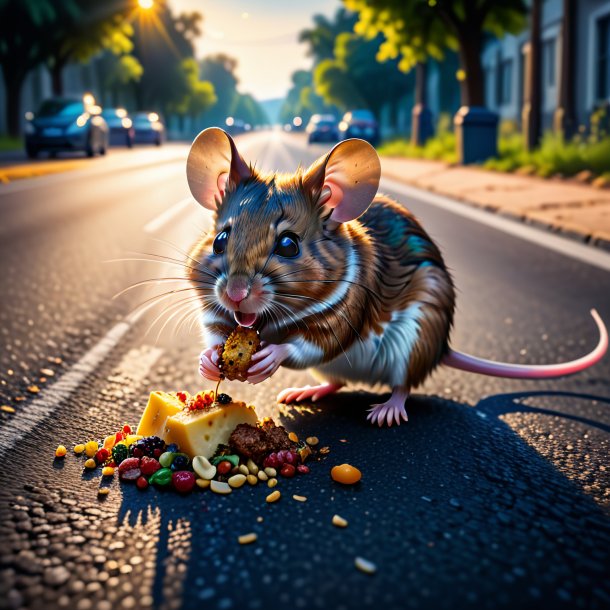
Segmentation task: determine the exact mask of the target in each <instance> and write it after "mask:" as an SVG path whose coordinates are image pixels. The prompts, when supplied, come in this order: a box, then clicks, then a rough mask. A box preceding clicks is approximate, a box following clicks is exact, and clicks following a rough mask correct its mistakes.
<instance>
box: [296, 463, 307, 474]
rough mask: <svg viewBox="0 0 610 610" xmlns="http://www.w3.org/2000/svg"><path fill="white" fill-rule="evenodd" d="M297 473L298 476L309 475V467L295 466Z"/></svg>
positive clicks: (303, 465)
mask: <svg viewBox="0 0 610 610" xmlns="http://www.w3.org/2000/svg"><path fill="white" fill-rule="evenodd" d="M297 472H298V473H299V474H308V473H309V466H305V464H299V465H298V466H297Z"/></svg>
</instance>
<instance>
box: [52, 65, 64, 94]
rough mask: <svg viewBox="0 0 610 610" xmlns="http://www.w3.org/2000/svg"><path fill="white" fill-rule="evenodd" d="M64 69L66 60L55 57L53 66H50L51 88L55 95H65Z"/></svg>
mask: <svg viewBox="0 0 610 610" xmlns="http://www.w3.org/2000/svg"><path fill="white" fill-rule="evenodd" d="M63 70H64V62H62V61H59V60H57V59H55V61H54V62H53V66H51V67H50V68H49V72H50V73H51V90H52V92H53V95H57V96H60V95H63V94H64V81H63V78H62V77H63Z"/></svg>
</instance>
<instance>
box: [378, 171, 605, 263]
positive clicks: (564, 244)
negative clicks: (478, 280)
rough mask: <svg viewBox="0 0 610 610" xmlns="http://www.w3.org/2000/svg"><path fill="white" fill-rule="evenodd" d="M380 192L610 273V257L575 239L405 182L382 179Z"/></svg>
mask: <svg viewBox="0 0 610 610" xmlns="http://www.w3.org/2000/svg"><path fill="white" fill-rule="evenodd" d="M380 190H381V191H383V190H391V191H396V192H398V193H400V194H401V195H404V196H405V197H412V198H414V199H421V200H422V201H425V202H426V203H430V204H432V205H434V206H436V207H438V208H442V209H444V210H447V211H448V212H452V213H453V214H457V215H458V216H463V217H464V218H468V219H469V220H474V221H475V222H478V223H480V224H483V225H487V226H488V227H493V228H494V229H497V230H499V231H502V232H504V233H508V234H509V235H513V236H514V237H518V238H520V239H523V240H525V241H529V242H532V243H533V244H536V245H537V246H540V247H542V248H547V249H548V250H554V251H555V252H559V253H560V254H563V255H564V256H569V257H571V258H574V259H576V260H579V261H582V262H584V263H588V264H589V265H594V266H595V267H599V268H600V269H603V270H604V271H610V253H608V252H605V251H604V250H602V249H601V248H595V247H592V246H587V245H585V244H581V243H578V242H577V241H575V240H573V239H569V238H567V237H561V236H560V235H555V234H553V233H549V232H547V231H543V230H541V229H537V228H536V227H531V226H529V225H527V224H525V223H521V222H518V221H516V220H511V219H510V218H505V217H503V216H500V215H498V214H493V213H491V212H488V211H486V210H481V209H478V208H475V207H472V206H470V205H468V204H466V203H461V202H458V201H454V200H453V199H450V198H449V197H444V196H443V195H437V194H436V193H430V192H428V191H424V190H421V189H418V188H416V187H414V186H408V185H406V184H403V183H402V182H398V181H396V180H391V179H389V178H382V180H381V189H380ZM404 203H408V202H404Z"/></svg>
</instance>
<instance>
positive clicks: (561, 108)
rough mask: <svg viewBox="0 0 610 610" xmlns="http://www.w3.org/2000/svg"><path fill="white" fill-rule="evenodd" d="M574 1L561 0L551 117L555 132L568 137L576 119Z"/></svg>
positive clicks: (572, 132) (571, 132)
mask: <svg viewBox="0 0 610 610" xmlns="http://www.w3.org/2000/svg"><path fill="white" fill-rule="evenodd" d="M575 33H576V2H575V1H574V0H563V18H562V22H561V63H560V69H559V98H558V100H557V110H555V116H554V117H553V127H554V129H555V131H556V132H557V133H560V134H562V135H563V137H564V138H566V139H568V138H571V137H572V135H574V131H575V128H576V119H575V116H574V115H575V113H574V89H575V84H576V77H575V75H574V69H575V53H574V49H575V46H576V45H575V44H574V43H575Z"/></svg>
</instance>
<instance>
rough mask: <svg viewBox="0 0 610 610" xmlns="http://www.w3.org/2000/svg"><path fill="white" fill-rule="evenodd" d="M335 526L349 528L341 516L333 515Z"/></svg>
mask: <svg viewBox="0 0 610 610" xmlns="http://www.w3.org/2000/svg"><path fill="white" fill-rule="evenodd" d="M333 525H335V526H337V527H347V520H345V519H344V518H343V517H340V516H339V515H333Z"/></svg>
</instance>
